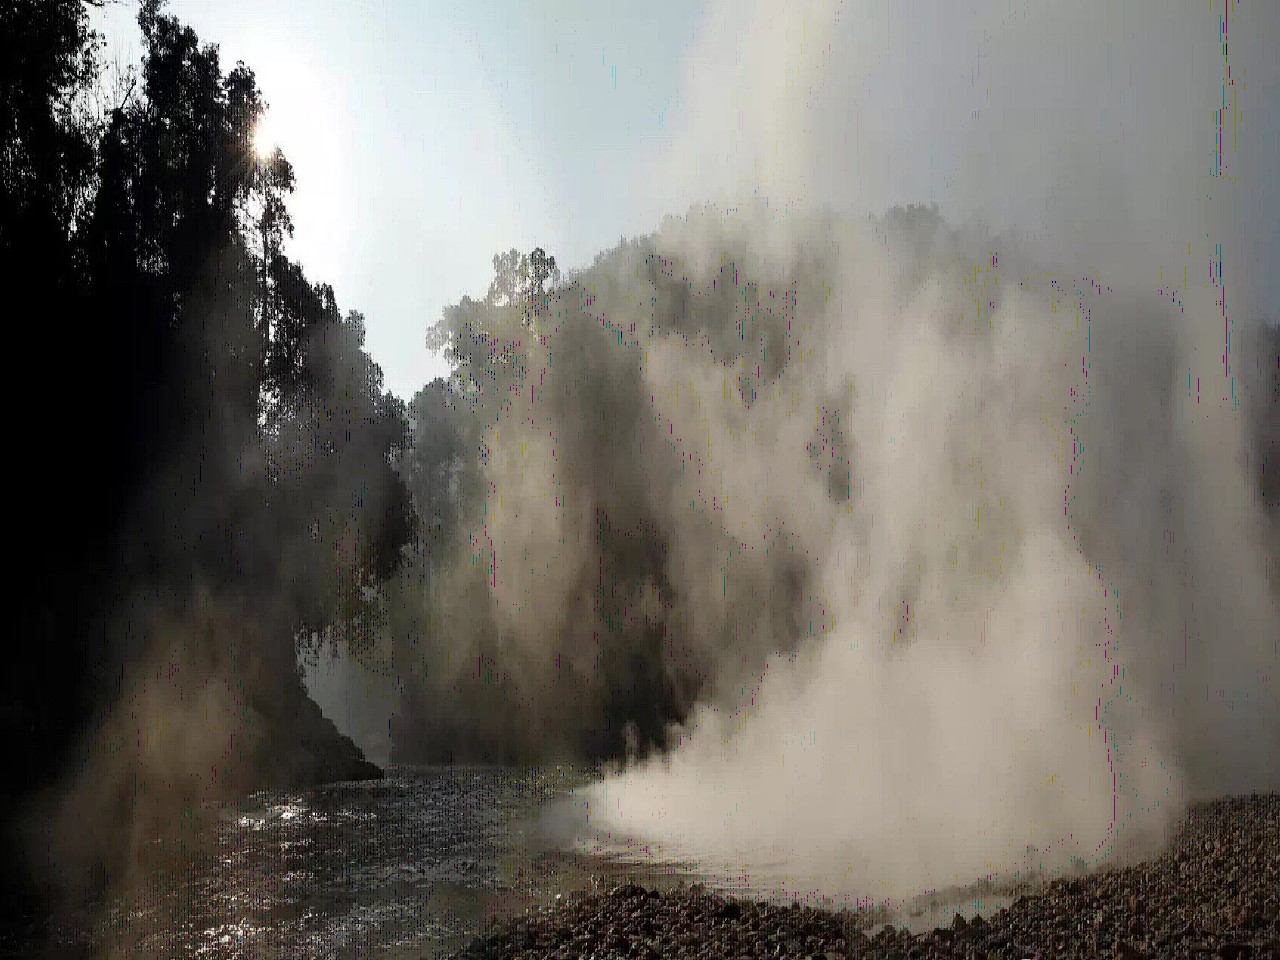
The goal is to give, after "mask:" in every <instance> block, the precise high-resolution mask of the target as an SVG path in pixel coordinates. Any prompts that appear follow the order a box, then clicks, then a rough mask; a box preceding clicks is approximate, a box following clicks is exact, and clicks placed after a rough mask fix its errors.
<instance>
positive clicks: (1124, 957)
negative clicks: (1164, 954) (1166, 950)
mask: <svg viewBox="0 0 1280 960" xmlns="http://www.w3.org/2000/svg"><path fill="white" fill-rule="evenodd" d="M1115 958H1116V960H1147V954H1146V953H1145V952H1144V951H1142V950H1139V949H1138V948H1137V947H1136V946H1135V945H1134V944H1132V943H1128V942H1127V941H1124V940H1120V941H1117V942H1116V952H1115Z"/></svg>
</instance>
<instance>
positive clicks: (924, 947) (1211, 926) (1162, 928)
mask: <svg viewBox="0 0 1280 960" xmlns="http://www.w3.org/2000/svg"><path fill="white" fill-rule="evenodd" d="M870 922H871V921H870V918H869V917H867V916H860V915H859V914H858V913H857V912H850V911H840V912H831V911H826V910H819V909H815V908H813V907H803V906H798V905H794V904H792V905H777V904H771V903H759V902H754V901H750V900H741V899H735V898H733V897H728V896H724V895H722V894H719V893H715V892H713V891H711V890H708V889H707V888H705V887H702V886H701V885H694V886H690V887H688V888H685V889H682V890H676V891H673V892H668V893H658V892H657V891H652V890H647V889H645V888H644V887H641V886H638V885H636V884H627V885H624V886H619V887H616V888H614V889H612V890H609V891H606V892H603V893H599V894H594V895H588V896H581V897H566V898H564V899H562V900H560V901H559V902H557V903H555V904H553V905H552V906H550V907H548V908H546V909H545V910H541V911H534V912H533V913H531V914H530V915H529V916H527V917H524V918H522V919H521V920H520V921H518V922H514V923H512V924H509V925H508V926H507V927H505V928H504V929H502V930H499V931H498V932H496V933H494V934H492V935H491V936H488V937H485V938H480V939H477V940H475V941H473V942H472V944H471V945H470V946H469V947H468V948H467V950H465V951H463V952H462V953H461V954H459V956H460V957H465V958H467V960H489V958H501V960H517V958H519V960H560V958H565V960H568V958H582V957H591V956H597V957H602V958H605V957H616V958H653V960H657V958H698V960H704V958H705V960H714V958H739V957H741V958H746V960H752V958H762V960H764V958H796V960H804V958H814V960H851V958H852V960H863V958H865V960H1023V958H1032V957H1035V958H1044V960H1049V958H1053V960H1058V958H1073V960H1074V958H1082V960H1083V958H1086V957H1087V958H1099V957H1114V958H1115V960H1157V958H1170V960H1280V794H1266V795H1251V796H1245V797H1232V798H1227V799H1223V800H1217V801H1213V802H1210V803H1203V804H1198V805H1195V806H1193V807H1192V808H1191V810H1190V811H1189V812H1188V815H1187V818H1186V820H1185V822H1184V824H1183V825H1182V827H1181V829H1180V830H1179V832H1178V833H1177V834H1176V835H1175V836H1174V838H1173V840H1172V841H1171V843H1170V844H1169V846H1168V848H1167V849H1166V850H1165V851H1164V852H1163V853H1162V854H1161V855H1160V856H1158V857H1155V858H1154V859H1152V860H1150V861H1147V862H1145V863H1141V864H1137V865H1135V866H1132V867H1128V868H1126V869H1116V868H1112V867H1104V868H1103V869H1101V870H1098V871H1096V872H1094V873H1091V874H1085V875H1073V876H1071V877H1069V878H1063V879H1060V880H1056V881H1052V882H1050V883H1047V884H1044V885H1043V886H1042V887H1040V888H1039V889H1038V890H1035V891H1034V892H1032V893H1030V894H1026V895H1023V896H1019V897H1018V898H1017V899H1016V900H1015V901H1014V902H1013V904H1012V905H1011V906H1009V907H1008V908H1006V909H1004V910H1001V911H1000V912H998V913H996V914H995V915H993V916H991V917H989V918H983V917H975V918H973V919H970V920H966V919H965V918H964V917H963V916H960V915H957V916H956V917H955V918H954V919H953V920H952V922H951V923H950V924H949V925H948V926H946V927H942V928H939V929H937V930H933V931H929V932H927V933H920V934H911V933H909V932H908V931H907V930H905V929H900V928H898V927H896V926H894V925H892V924H883V925H882V926H880V928H879V929H878V930H868V929H867V925H868V924H869V923H870Z"/></svg>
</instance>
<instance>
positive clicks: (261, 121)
mask: <svg viewBox="0 0 1280 960" xmlns="http://www.w3.org/2000/svg"><path fill="white" fill-rule="evenodd" d="M279 145H280V140H279V137H278V136H277V131H276V130H275V125H274V124H273V123H272V118H271V114H270V113H267V112H265V111H264V112H263V113H262V114H260V115H259V117H258V121H257V123H255V124H254V125H253V136H252V146H253V155H254V156H255V157H257V158H258V160H259V161H262V160H266V159H268V158H269V157H270V156H271V155H272V154H273V153H275V152H276V147H278V146H279Z"/></svg>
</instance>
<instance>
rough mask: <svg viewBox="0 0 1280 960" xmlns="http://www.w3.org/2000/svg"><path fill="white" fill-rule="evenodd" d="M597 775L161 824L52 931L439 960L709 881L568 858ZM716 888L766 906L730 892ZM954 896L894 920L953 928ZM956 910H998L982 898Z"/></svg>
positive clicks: (246, 810)
mask: <svg viewBox="0 0 1280 960" xmlns="http://www.w3.org/2000/svg"><path fill="white" fill-rule="evenodd" d="M591 776H593V774H592V773H590V772H588V771H581V770H570V769H565V768H557V769H554V770H519V771H517V770H510V769H502V768H491V767H450V768H392V769H391V770H390V771H389V775H388V778H387V779H386V780H382V781H370V782H365V783H344V784H334V785H329V786H324V787H319V788H315V789H312V790H307V791H302V792H295V793H281V792H267V793H262V794H258V795H255V796H254V797H252V798H250V799H248V800H247V801H244V802H241V803H238V804H234V805H227V806H224V807H218V808H212V809H208V810H205V811H203V814H204V815H203V816H199V817H189V818H184V819H182V820H181V821H180V822H178V823H176V824H171V825H167V826H166V829H164V830H163V831H161V832H160V833H159V834H158V835H156V836H155V837H154V838H153V839H152V840H151V842H150V843H148V844H147V845H146V847H145V848H144V850H143V851H142V852H141V853H140V855H139V857H138V863H137V869H136V870H135V876H133V877H132V878H130V880H129V882H128V883H127V885H126V887H125V889H123V890H122V891H117V892H116V893H115V894H114V895H113V897H112V898H111V901H110V902H109V903H107V904H105V905H102V906H101V907H100V909H99V910H98V911H97V919H96V920H89V919H87V917H85V916H83V915H80V916H76V917H65V918H62V919H61V920H60V921H59V922H58V923H57V925H56V932H55V935H54V940H55V942H54V951H53V952H54V953H55V954H58V955H76V954H79V955H82V956H109V957H113V958H115V957H120V958H132V957H159V956H164V957H200V958H209V960H219V958H231V957H255V958H258V957H260V958H275V957H279V958H286V957H287V958H320V957H325V958H346V957H357V956H358V957H380V958H408V957H412V958H429V957H438V956H443V955H446V954H448V953H450V952H452V951H454V950H456V949H458V948H460V947H461V946H463V945H465V943H466V942H467V941H468V940H469V939H470V938H471V937H472V936H474V935H476V934H477V933H481V932H483V931H484V930H485V929H486V928H487V927H488V926H489V925H490V924H493V923H495V922H499V921H501V920H502V919H504V918H507V917H509V916H512V915H513V914H518V913H520V912H522V911H523V910H525V909H526V908H528V907H530V906H534V905H540V904H545V903H550V902H551V901H552V900H554V898H555V897H556V895H557V894H563V893H566V892H569V891H573V890H581V889H596V888H601V887H605V886H608V885H612V884H613V883H615V882H620V881H623V880H636V881H638V882H640V883H644V884H646V885H648V886H652V887H659V888H666V889H669V888H671V887H673V886H676V885H678V884H680V883H684V882H689V881H692V880H697V879H699V878H698V877H697V876H696V875H695V874H694V873H693V872H692V871H691V870H690V869H688V868H686V867H682V866H681V865H679V864H667V865H657V864H649V865H647V866H646V865H641V864H637V863H635V862H633V859H632V858H635V859H640V856H639V852H638V851H631V853H630V854H628V852H627V851H626V850H624V849H615V850H612V851H606V850H596V851H594V852H593V851H591V850H589V849H585V848H582V847H578V848H577V849H573V848H571V847H566V846H565V844H564V842H563V841H564V839H565V838H566V836H567V835H568V834H570V833H572V832H573V830H574V829H575V827H576V826H577V822H576V821H577V820H578V817H579V811H578V809H577V808H576V806H575V805H574V804H573V803H566V802H556V801H564V800H565V799H566V798H567V797H568V796H569V794H570V791H571V790H572V789H573V788H574V787H577V786H581V785H582V784H584V783H585V782H587V780H589V779H590V778H591ZM703 879H706V880H707V881H708V885H709V886H715V887H719V888H721V889H725V890H728V891H733V892H743V893H748V892H754V893H755V894H757V895H766V896H768V895H769V894H770V893H771V892H773V893H779V892H778V891H769V890H767V889H760V888H758V887H757V888H756V889H754V891H753V890H751V889H749V887H748V886H746V885H744V884H742V883H741V882H738V883H735V882H734V881H733V880H731V879H724V878H719V879H716V878H703ZM958 899H959V898H945V902H944V903H943V904H942V905H939V906H937V907H935V908H933V909H927V905H926V908H925V909H920V908H918V907H917V908H916V909H913V910H912V911H911V912H912V913H914V914H915V916H914V917H907V916H903V917H901V918H900V919H898V920H897V922H900V923H903V922H905V923H908V924H909V925H913V926H930V925H933V924H935V923H937V922H945V921H946V920H949V919H950V916H951V914H952V913H954V912H955V909H956V904H957V901H958ZM970 899H971V901H972V902H968V903H967V906H966V905H962V910H964V912H967V913H972V912H973V909H974V908H975V907H977V906H982V907H983V908H984V912H986V911H987V910H989V909H990V908H991V907H994V906H999V905H1001V904H1000V903H999V902H998V901H996V900H995V899H993V898H991V897H987V898H986V899H985V900H982V899H981V898H980V897H978V896H972V897H971V898H970Z"/></svg>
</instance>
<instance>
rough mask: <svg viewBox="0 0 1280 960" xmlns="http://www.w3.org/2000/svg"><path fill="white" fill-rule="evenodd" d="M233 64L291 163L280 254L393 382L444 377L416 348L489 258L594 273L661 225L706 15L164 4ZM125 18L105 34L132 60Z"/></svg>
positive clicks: (241, 2)
mask: <svg viewBox="0 0 1280 960" xmlns="http://www.w3.org/2000/svg"><path fill="white" fill-rule="evenodd" d="M167 9H168V11H169V12H170V13H172V14H174V15H176V16H177V17H179V18H180V19H181V20H182V21H184V22H186V23H189V24H190V25H191V26H192V27H193V28H194V29H195V30H196V32H197V33H198V34H199V35H200V37H201V39H202V40H204V41H207V42H215V43H217V44H218V45H219V46H220V48H221V53H222V59H223V66H224V69H226V68H230V67H231V66H232V65H233V64H234V63H235V62H236V61H237V60H244V61H245V62H246V63H247V64H249V66H251V67H252V68H253V69H254V71H255V72H256V74H257V76H258V83H259V86H260V87H261V89H262V90H263V93H264V95H265V97H266V99H267V101H268V102H269V104H270V105H271V110H270V115H269V130H270V132H271V134H272V135H273V137H274V138H275V139H277V140H278V141H279V143H280V145H281V146H282V147H283V148H284V150H285V153H286V154H287V155H288V156H289V158H290V160H291V161H292V162H293V164H294V166H295V169H296V172H297V178H298V189H297V193H296V195H295V197H294V200H293V203H292V209H293V214H294V225H295V237H294V241H293V244H292V247H291V251H292V253H293V255H294V256H295V257H297V258H298V259H299V260H301V261H302V263H303V265H304V267H305V268H306V269H307V271H308V274H309V275H310V276H311V277H312V278H313V279H316V280H323V281H326V282H329V283H332V284H333V286H334V288H335V290H336V292H337V295H338V301H339V305H340V306H342V307H343V308H344V309H347V308H354V309H359V310H361V311H363V312H364V314H365V316H366V321H367V325H368V346H369V349H370V352H371V353H372V355H373V356H374V358H375V359H376V360H377V361H378V362H379V363H380V364H381V365H382V368H383V371H384V373H385V374H386V382H387V386H388V387H389V388H390V389H391V390H392V391H394V392H395V393H397V394H398V395H400V396H402V397H406V398H407V397H409V396H411V395H412V394H413V393H414V392H415V391H416V390H417V389H418V388H419V387H421V386H422V385H423V384H424V383H425V382H426V381H427V380H429V379H430V378H431V377H433V376H438V375H440V374H441V373H443V372H444V370H445V367H444V364H443V363H442V362H441V361H440V360H439V358H437V357H434V356H432V355H430V354H429V353H428V352H427V350H426V349H425V347H424V346H423V336H424V333H425V329H426V326H427V325H428V324H429V323H431V322H433V321H434V320H435V319H436V318H437V317H438V316H439V314H440V310H441V307H442V306H443V305H444V304H446V303H451V302H456V301H457V300H458V299H460V298H461V297H462V295H463V294H479V293H483V292H484V290H485V289H486V288H487V286H488V282H489V278H490V275H491V272H492V268H491V263H490V261H491V259H492V256H493V254H494V253H495V252H498V251H499V250H505V249H507V248H509V247H512V246H516V247H521V248H524V249H528V248H531V247H533V246H534V245H537V244H541V245H543V246H545V247H546V248H547V249H548V250H550V251H551V252H552V253H554V254H555V255H556V256H557V258H558V259H559V260H560V262H561V265H562V266H564V267H572V266H580V265H584V264H585V263H588V262H590V260H591V258H592V257H593V256H594V254H595V253H596V252H597V251H599V250H601V249H603V248H605V247H607V246H609V245H611V244H613V243H615V242H617V240H618V238H619V237H620V236H621V235H623V234H627V235H632V234H636V233H641V232H647V231H649V230H651V229H653V228H654V227H656V226H657V224H658V221H659V219H660V217H661V214H662V213H663V212H667V211H662V210H659V209H657V208H656V206H655V204H654V203H653V202H652V201H651V200H650V199H647V198H648V197H651V196H652V194H651V192H650V191H649V189H648V186H649V185H648V184H647V183H646V170H647V168H648V167H649V166H650V165H651V164H652V160H653V157H654V156H655V155H656V154H658V153H660V152H661V151H662V149H663V147H664V138H665V137H667V136H668V133H667V131H668V122H667V121H668V117H669V116H670V112H671V109H672V107H673V104H674V100H675V97H676V95H677V91H678V89H679V87H680V78H681V70H682V65H683V63H684V60H685V56H686V49H687V47H688V46H689V45H690V43H691V41H692V38H693V37H694V35H695V34H696V32H697V27H698V22H699V19H700V16H701V14H700V10H699V4H697V3H694V2H688V0H656V2H649V3H645V4H621V3H608V4H605V3H592V2H588V0H544V2H540V3H537V4H524V3H505V2H502V0H442V2H432V0H417V2H415V0H388V2H380V3H373V2H351V0H345V2H343V0H275V2H263V0H217V2H211V0H170V3H169V4H168V7H167ZM134 11H135V7H134V5H133V4H132V3H129V4H124V5H122V6H121V7H118V8H114V9H112V10H110V11H109V12H108V14H107V17H106V20H105V24H104V26H103V30H104V33H105V34H106V35H107V38H108V41H109V43H110V46H111V48H112V49H113V50H123V51H128V57H127V58H126V59H132V58H136V56H137V53H138V51H137V46H136V43H137V41H136V35H137V30H136V26H135V24H134V21H133V17H134Z"/></svg>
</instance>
